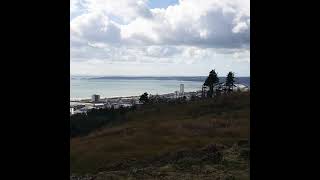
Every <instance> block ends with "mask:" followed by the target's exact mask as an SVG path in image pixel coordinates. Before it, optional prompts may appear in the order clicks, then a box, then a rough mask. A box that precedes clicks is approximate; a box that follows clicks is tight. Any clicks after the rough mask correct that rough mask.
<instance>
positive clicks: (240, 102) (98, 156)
mask: <svg viewBox="0 0 320 180" xmlns="http://www.w3.org/2000/svg"><path fill="white" fill-rule="evenodd" d="M128 119H129V121H128V122H127V123H124V124H122V125H118V126H115V127H112V128H105V129H102V130H99V131H97V132H94V133H92V134H90V135H89V136H86V137H80V138H73V139H71V147H70V149H71V151H70V160H71V169H70V170H71V172H72V173H80V174H81V173H82V174H83V173H97V172H100V171H108V168H109V167H110V166H112V165H113V164H116V163H117V162H121V161H123V160H129V159H130V160H132V159H135V160H144V159H148V158H152V157H156V156H161V155H162V154H165V153H167V152H174V151H178V150H181V149H186V148H188V149H199V148H202V147H204V146H206V145H208V144H213V143H219V144H223V145H226V146H228V147H230V148H229V149H227V150H225V152H224V153H225V154H228V156H225V159H226V160H228V158H229V160H230V161H229V164H228V163H227V164H226V163H225V166H226V167H227V166H230V165H231V166H233V165H236V164H237V163H238V164H239V162H240V160H239V159H237V157H234V158H233V156H232V153H233V152H234V153H238V154H239V152H236V150H234V146H232V145H233V144H234V143H237V142H238V141H239V140H242V139H249V123H250V94H249V93H241V94H235V95H229V96H227V97H221V98H219V99H212V100H206V101H197V102H190V103H188V104H175V105H153V106H150V107H148V108H144V109H141V110H138V111H135V112H130V114H128ZM232 161H234V163H230V162H232ZM241 163H242V164H243V163H244V169H245V173H248V161H244V162H241ZM239 167H240V166H237V167H236V168H239ZM236 168H233V169H234V170H235V171H237V169H236ZM218 169H219V168H218ZM242 169H243V168H242ZM247 176H248V175H247Z"/></svg>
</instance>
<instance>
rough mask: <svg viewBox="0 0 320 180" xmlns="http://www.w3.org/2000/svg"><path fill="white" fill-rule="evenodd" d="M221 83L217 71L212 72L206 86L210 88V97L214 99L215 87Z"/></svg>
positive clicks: (205, 83)
mask: <svg viewBox="0 0 320 180" xmlns="http://www.w3.org/2000/svg"><path fill="white" fill-rule="evenodd" d="M217 83H219V78H218V74H217V73H216V71H215V70H211V71H210V73H209V76H208V77H207V79H206V80H205V82H204V84H203V85H205V86H208V87H209V92H208V97H212V95H213V87H214V86H215V85H216V84H217Z"/></svg>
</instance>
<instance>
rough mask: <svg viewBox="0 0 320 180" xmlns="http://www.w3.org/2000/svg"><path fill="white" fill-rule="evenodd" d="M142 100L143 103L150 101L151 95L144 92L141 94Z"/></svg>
mask: <svg viewBox="0 0 320 180" xmlns="http://www.w3.org/2000/svg"><path fill="white" fill-rule="evenodd" d="M139 100H140V102H142V103H143V104H145V103H148V102H149V97H148V93H146V92H145V93H143V94H142V95H141V96H140V99H139Z"/></svg>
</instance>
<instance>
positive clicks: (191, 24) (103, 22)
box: [70, 0, 250, 76]
mask: <svg viewBox="0 0 320 180" xmlns="http://www.w3.org/2000/svg"><path fill="white" fill-rule="evenodd" d="M211 69H215V70H216V71H217V73H218V75H219V76H225V75H226V74H227V73H228V72H229V71H232V72H234V73H235V75H236V76H250V1H249V0H116V1H114V0H70V72H71V75H96V76H108V75H111V76H117V75H129V76H143V75H148V76H205V75H208V73H209V71H210V70H211Z"/></svg>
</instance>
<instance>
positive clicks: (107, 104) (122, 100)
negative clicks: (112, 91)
mask: <svg viewBox="0 0 320 180" xmlns="http://www.w3.org/2000/svg"><path fill="white" fill-rule="evenodd" d="M223 87H224V84H223V83H220V84H219V85H218V86H215V91H218V90H219V89H222V88H223ZM208 90H209V87H208V86H202V89H201V90H198V91H194V92H184V84H180V90H179V91H178V90H177V91H175V92H173V93H168V94H161V95H158V94H156V95H152V94H150V95H149V98H150V99H152V98H160V99H165V100H168V101H170V100H174V99H179V98H184V99H185V100H186V101H189V100H191V99H192V98H193V97H196V98H201V97H204V96H206V95H207V93H206V92H207V91H208ZM232 90H233V91H249V87H248V86H246V85H243V84H234V88H233V89H232ZM139 99H140V96H129V97H113V98H100V95H98V94H93V95H92V96H91V99H82V100H70V115H74V114H79V113H87V112H88V111H89V110H91V109H106V108H114V109H118V108H120V107H123V108H126V107H132V106H139V105H141V104H143V103H142V102H141V101H140V100H139Z"/></svg>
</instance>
